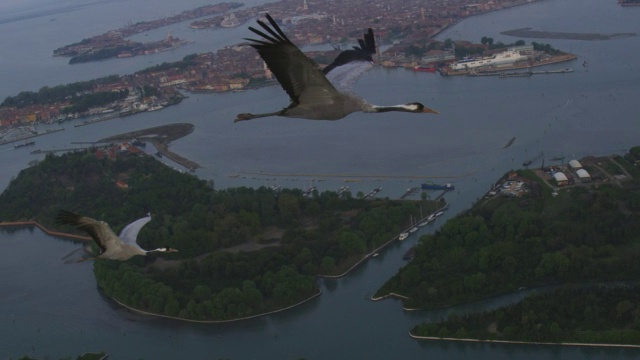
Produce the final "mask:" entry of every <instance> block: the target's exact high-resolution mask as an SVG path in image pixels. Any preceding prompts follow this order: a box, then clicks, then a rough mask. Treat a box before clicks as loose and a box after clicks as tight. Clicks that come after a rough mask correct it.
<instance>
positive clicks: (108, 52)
mask: <svg viewBox="0 0 640 360" xmlns="http://www.w3.org/2000/svg"><path fill="white" fill-rule="evenodd" d="M141 46H142V44H141V43H133V42H130V43H127V44H126V45H124V44H123V45H118V46H112V47H109V48H102V49H97V50H94V51H92V52H90V53H86V54H80V55H75V56H73V57H72V58H71V59H69V64H71V65H73V64H80V63H85V62H90V61H97V60H105V59H110V58H112V57H116V56H118V54H120V53H123V52H127V51H135V50H136V49H137V48H140V47H141Z"/></svg>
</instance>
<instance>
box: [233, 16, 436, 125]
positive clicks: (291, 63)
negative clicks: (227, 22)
mask: <svg viewBox="0 0 640 360" xmlns="http://www.w3.org/2000/svg"><path fill="white" fill-rule="evenodd" d="M265 16H266V18H267V20H268V21H269V24H266V23H265V22H263V21H262V20H258V21H257V23H258V25H260V26H261V27H262V29H264V31H266V33H265V32H263V31H261V30H258V29H255V28H253V27H249V30H251V31H252V32H254V33H255V34H257V35H258V36H260V37H261V39H245V40H248V41H251V42H252V43H251V46H252V47H253V48H255V49H256V50H257V51H258V54H260V57H262V59H263V60H264V62H265V63H266V64H267V67H268V68H269V70H271V72H272V73H273V75H274V76H275V77H276V79H277V80H278V82H279V83H280V85H281V86H282V88H283V89H284V91H286V92H287V94H288V95H289V98H290V100H291V103H290V104H289V106H287V107H286V108H284V109H282V110H279V111H275V112H271V113H264V114H250V113H243V114H239V115H237V117H236V119H235V120H234V122H238V121H245V120H251V119H256V118H262V117H268V116H285V117H292V118H303V119H311V120H339V119H342V118H344V117H345V116H347V115H349V114H351V113H354V112H357V111H362V112H366V113H383V112H389V111H402V112H410V113H433V114H438V112H437V111H435V110H432V109H430V108H428V107H426V106H424V105H423V104H421V103H417V102H413V103H408V104H402V105H394V106H379V105H373V104H370V103H368V102H367V101H366V100H364V99H362V98H361V97H359V96H357V95H355V94H354V93H353V92H351V87H352V86H353V85H354V84H355V82H356V81H357V79H358V78H359V77H360V76H361V75H362V73H363V72H365V71H366V70H368V69H369V68H371V67H372V66H373V57H372V55H374V54H375V53H376V43H375V38H374V36H373V30H372V29H369V31H368V32H367V33H366V34H364V36H363V38H362V39H358V43H359V46H354V47H353V49H349V50H345V51H343V52H341V53H340V54H339V55H338V56H337V57H336V59H335V60H334V61H333V62H332V63H331V64H329V65H328V66H327V67H325V68H324V69H320V67H319V66H318V64H316V62H315V61H313V60H311V59H309V58H308V57H307V56H306V55H305V54H304V53H303V52H302V50H300V49H299V48H298V47H297V46H296V45H294V44H293V43H292V42H291V41H290V40H289V38H287V36H286V35H285V34H284V32H283V31H282V30H281V29H280V27H279V26H278V24H277V23H276V22H275V20H273V18H272V17H271V16H270V15H269V14H266V15H265Z"/></svg>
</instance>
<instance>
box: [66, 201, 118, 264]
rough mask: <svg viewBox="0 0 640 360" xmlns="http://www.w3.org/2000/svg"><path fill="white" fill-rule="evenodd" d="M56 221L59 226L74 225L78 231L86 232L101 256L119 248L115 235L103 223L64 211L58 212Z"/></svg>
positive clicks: (107, 225)
mask: <svg viewBox="0 0 640 360" xmlns="http://www.w3.org/2000/svg"><path fill="white" fill-rule="evenodd" d="M56 220H57V222H58V223H59V224H68V225H74V226H75V227H77V228H78V229H80V230H84V231H86V232H87V233H88V234H89V236H91V238H92V239H93V241H95V242H96V245H98V247H99V248H100V253H101V254H102V253H103V252H105V251H107V248H114V247H119V246H120V243H119V240H118V237H117V236H116V234H115V233H114V232H113V230H111V228H110V227H109V224H107V223H105V222H103V221H98V220H94V219H92V218H90V217H86V216H81V215H78V214H75V213H72V212H71V211H66V210H60V212H58V215H57V216H56Z"/></svg>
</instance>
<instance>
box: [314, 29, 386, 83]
mask: <svg viewBox="0 0 640 360" xmlns="http://www.w3.org/2000/svg"><path fill="white" fill-rule="evenodd" d="M358 44H360V46H359V47H357V46H354V47H353V50H345V51H343V52H341V53H340V54H339V55H338V56H337V57H336V58H335V60H333V62H332V63H331V64H329V65H328V66H327V67H325V68H324V69H322V72H323V73H324V74H325V75H327V74H328V73H329V72H330V71H331V70H334V69H335V68H337V67H339V66H342V65H346V64H348V63H351V62H369V63H370V62H373V55H374V54H375V53H376V39H375V37H374V36H373V30H372V29H369V31H367V33H366V34H364V35H363V37H362V39H358ZM359 75H361V74H358V76H359Z"/></svg>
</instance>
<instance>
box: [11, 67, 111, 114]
mask: <svg viewBox="0 0 640 360" xmlns="http://www.w3.org/2000/svg"><path fill="white" fill-rule="evenodd" d="M118 79H119V77H118V76H117V75H111V76H106V77H103V78H100V79H95V80H90V81H81V82H75V83H71V84H66V85H58V86H54V87H48V86H44V87H42V88H40V90H39V91H38V92H33V91H22V92H20V93H19V94H18V95H16V96H8V97H7V98H6V99H5V100H4V101H3V102H2V104H0V107H17V108H23V107H26V106H29V105H43V104H53V103H58V102H64V101H66V100H69V99H73V98H78V97H81V95H82V94H86V93H91V92H92V91H93V88H94V86H96V85H99V84H109V83H113V82H116V81H118Z"/></svg>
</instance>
